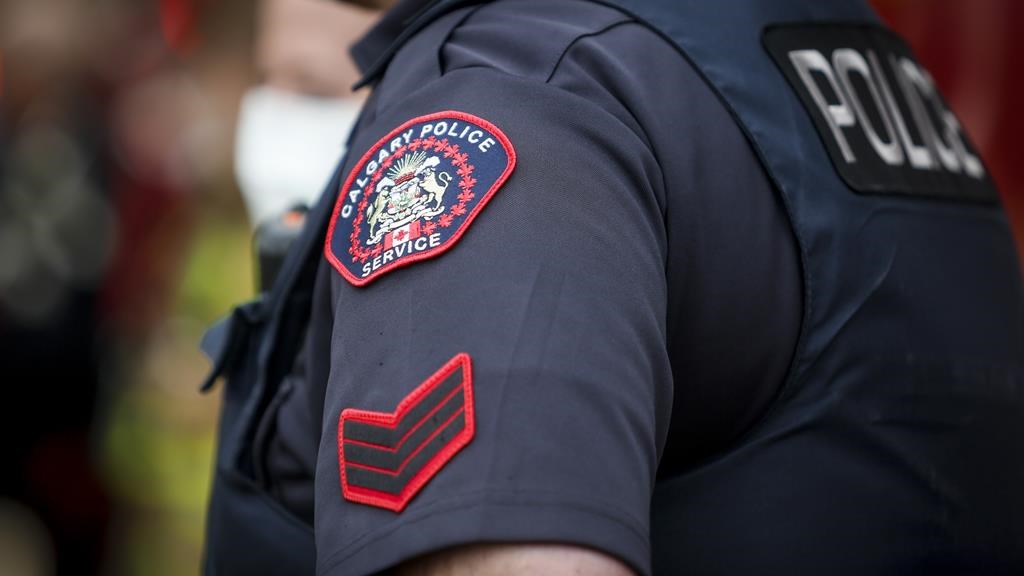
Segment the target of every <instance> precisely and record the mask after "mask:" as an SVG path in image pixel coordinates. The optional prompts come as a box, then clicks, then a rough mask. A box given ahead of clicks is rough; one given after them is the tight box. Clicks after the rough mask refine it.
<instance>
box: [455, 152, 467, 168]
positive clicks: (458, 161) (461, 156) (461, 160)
mask: <svg viewBox="0 0 1024 576" xmlns="http://www.w3.org/2000/svg"><path fill="white" fill-rule="evenodd" d="M466 160H469V154H466V153H462V154H456V155H455V163H456V164H458V165H462V164H464V163H465V162H466Z"/></svg>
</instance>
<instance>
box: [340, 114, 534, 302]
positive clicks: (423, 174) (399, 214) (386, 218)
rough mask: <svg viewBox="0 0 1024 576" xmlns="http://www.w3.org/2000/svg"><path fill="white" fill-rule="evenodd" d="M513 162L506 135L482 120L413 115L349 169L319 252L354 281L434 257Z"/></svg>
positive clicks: (458, 234)
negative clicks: (321, 250) (324, 241)
mask: <svg viewBox="0 0 1024 576" xmlns="http://www.w3.org/2000/svg"><path fill="white" fill-rule="evenodd" d="M515 163H516V155H515V150H513V148H512V144H511V143H510V142H509V141H508V138H506V137H505V135H504V134H503V133H502V132H501V130H499V129H498V128H497V127H496V126H494V125H493V124H491V123H490V122H487V121H486V120H484V119H482V118H478V117H476V116H472V115H470V114H465V113H463V112H454V111H447V112H438V113H436V114H430V115H427V116H420V117H419V118H414V119H412V120H410V121H408V122H406V123H405V124H402V125H401V126H399V127H398V128H395V129H394V130H392V131H391V132H390V133H389V134H388V135H387V136H385V137H384V138H381V139H380V140H379V141H378V142H377V143H376V144H374V146H373V147H372V148H370V150H368V151H367V152H366V154H364V155H363V157H362V158H360V159H359V161H358V162H357V163H356V164H355V166H354V167H353V169H352V172H351V173H350V174H349V176H348V178H347V179H346V180H345V183H344V185H343V186H342V188H341V191H340V193H339V195H338V200H337V203H336V204H335V206H334V214H333V216H332V217H331V224H330V228H329V229H328V231H327V240H326V243H325V245H324V255H325V256H326V257H327V260H328V261H329V262H330V263H331V264H332V265H333V266H334V268H335V269H336V270H338V272H340V273H341V275H342V276H344V277H345V279H346V280H348V281H349V282H351V283H352V284H354V285H356V286H363V285H366V284H368V283H369V282H371V281H372V280H373V279H375V278H377V277H378V276H380V275H382V274H384V273H385V272H388V271H389V270H394V269H395V268H398V267H401V266H406V265H408V264H412V263H413V262H416V261H419V260H424V259H427V258H431V257H433V256H437V255H439V254H441V253H442V252H444V251H445V250H448V249H449V248H451V247H452V246H454V245H455V243H456V242H457V241H458V240H459V238H460V237H461V236H462V234H464V233H465V232H466V230H467V228H469V224H470V223H471V222H472V221H473V219H474V218H476V217H477V215H479V214H480V211H481V210H483V207H484V206H485V205H486V204H487V202H488V201H489V200H490V199H491V197H492V196H493V195H494V193H495V192H496V191H497V190H498V188H500V187H501V185H502V184H503V183H504V182H505V179H507V178H508V176H509V174H511V173H512V169H513V168H514V167H515Z"/></svg>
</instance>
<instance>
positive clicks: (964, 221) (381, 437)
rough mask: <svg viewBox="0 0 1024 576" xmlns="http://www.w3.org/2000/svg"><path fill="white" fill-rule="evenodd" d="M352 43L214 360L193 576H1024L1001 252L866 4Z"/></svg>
mask: <svg viewBox="0 0 1024 576" xmlns="http://www.w3.org/2000/svg"><path fill="white" fill-rule="evenodd" d="M353 55H354V57H355V59H356V61H357V63H359V65H360V68H361V70H362V71H363V74H364V76H363V79H362V80H361V81H360V84H362V85H373V88H374V90H373V93H372V94H371V96H370V97H369V100H368V101H367V104H366V106H365V107H364V109H363V111H362V113H361V116H360V119H359V121H358V123H357V124H356V128H355V129H354V131H353V132H352V133H351V135H350V136H349V149H350V150H351V152H352V153H351V154H349V155H348V157H347V158H345V159H344V160H342V161H341V162H340V163H339V165H338V167H337V170H336V171H335V173H334V176H333V177H332V179H331V181H330V183H329V184H328V186H327V188H326V193H325V194H324V195H323V197H322V198H321V200H320V203H319V204H318V206H317V207H316V208H315V209H314V210H313V211H312V212H311V213H310V215H309V217H308V218H307V225H306V227H305V230H304V233H303V235H302V237H300V239H299V240H298V242H297V243H296V245H295V248H294V249H293V250H292V252H291V254H290V255H289V259H288V260H287V261H286V262H285V265H284V267H283V269H282V281H279V282H278V283H277V284H276V285H275V287H274V290H273V291H272V292H271V293H270V294H269V296H268V297H267V298H265V299H261V300H257V301H254V302H251V303H249V304H246V305H244V306H241V307H239V308H237V309H236V310H235V311H234V312H233V313H232V315H231V316H230V318H229V319H228V320H227V321H225V322H224V323H222V324H220V325H218V326H217V327H216V328H214V329H213V330H212V331H211V332H210V333H208V335H207V337H206V339H205V340H204V346H205V349H206V350H207V351H208V353H209V354H210V356H211V358H212V359H213V361H214V369H213V370H212V372H211V374H210V376H209V378H208V379H207V381H206V382H205V383H204V388H207V389H208V388H209V386H211V385H212V383H213V381H214V379H216V378H217V377H218V376H219V375H221V374H225V375H226V376H227V382H226V385H225V405H224V412H223V415H222V423H221V431H220V447H219V450H218V460H217V471H216V475H215V480H214V488H213V490H214V491H213V496H212V500H211V506H210V510H209V514H208V539H207V560H206V566H205V567H206V571H207V572H208V573H211V574H241V573H247V574H248V573H268V574H270V573H312V572H316V573H318V574H353V575H362V574H376V573H382V572H386V571H392V570H393V571H394V572H395V573H399V574H404V573H409V574H536V573H543V574H580V573H586V574H631V573H635V574H652V573H653V574H683V573H689V572H695V573H707V574H748V573H762V572H766V571H767V572H781V573H786V574H808V575H812V574H814V575H816V574H851V575H853V574H875V573H890V572H898V573H908V574H944V573H986V574H1015V573H1019V572H1021V571H1022V570H1024V523H1022V522H1021V519H1022V518H1024V494H1022V493H1021V492H1020V491H1019V489H1018V487H1019V486H1020V485H1021V484H1022V482H1024V461H1022V460H1021V458H1020V457H1019V455H1020V453H1021V452H1022V450H1024V445H1022V442H1024V395H1022V394H1021V390H1022V388H1021V386H1022V384H1024V366H1022V362H1024V292H1022V282H1021V280H1022V279H1021V274H1020V270H1019V267H1018V264H1017V255H1016V254H1015V251H1014V247H1013V241H1012V237H1011V233H1010V230H1009V226H1008V223H1007V220H1006V217H1005V215H1004V213H1003V211H1002V207H1001V205H1000V201H999V196H998V192H997V191H996V189H995V187H994V185H993V183H992V180H991V177H990V175H989V173H988V170H987V168H986V167H985V165H984V164H983V163H982V160H981V158H980V155H979V153H978V151H977V149H976V148H975V147H974V145H973V144H972V143H971V142H970V140H969V138H968V137H967V135H966V133H965V132H964V130H963V129H962V127H961V126H960V123H959V121H958V120H957V118H956V117H955V116H954V115H953V114H952V112H951V111H950V110H949V109H948V106H947V105H946V104H945V102H944V101H943V100H942V98H941V96H940V95H939V94H938V92H937V90H936V88H935V84H934V81H933V79H932V78H931V76H930V75H929V73H928V72H927V70H926V69H924V68H923V67H922V66H921V65H920V64H919V63H917V62H916V60H915V59H914V57H913V55H912V54H911V53H910V51H909V49H908V48H907V47H906V45H905V44H904V43H903V42H902V41H901V40H900V39H899V38H898V37H896V36H895V35H894V34H892V33H891V32H890V31H888V30H887V29H886V28H885V27H884V26H883V25H882V24H881V23H880V22H879V21H878V19H877V17H876V16H875V15H874V13H873V12H872V11H871V10H870V8H868V7H867V6H866V5H865V4H863V3H862V2H859V1H856V0H848V1H845V0H844V1H842V2H829V3H815V2H808V1H802V0H776V1H773V2H770V3H764V2H755V1H754V0H749V1H744V2H737V3H735V4H734V5H731V7H730V9H729V10H722V7H721V6H720V5H718V4H716V3H710V2H707V3H699V2H695V3H672V2H659V1H655V0H602V1H601V2H591V1H588V0H566V1H564V2H549V1H547V0H496V1H493V2H463V1H443V0H442V1H428V0H402V1H400V2H398V3H397V4H396V5H395V6H394V7H393V8H392V9H391V11H389V12H388V13H387V14H386V15H385V16H384V18H383V19H382V21H381V22H380V23H379V24H378V25H377V26H376V27H375V28H374V29H373V30H372V31H371V32H370V33H369V34H368V35H367V36H365V37H364V38H363V39H362V40H361V41H360V42H359V43H358V44H356V45H355V47H354V48H353ZM442 175H444V176H442Z"/></svg>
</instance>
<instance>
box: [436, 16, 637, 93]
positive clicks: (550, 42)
mask: <svg viewBox="0 0 1024 576" xmlns="http://www.w3.org/2000/svg"><path fill="white" fill-rule="evenodd" d="M633 22H634V20H633V19H632V18H631V17H630V16H629V15H627V14H625V13H623V12H621V11H619V10H616V9H614V8H611V7H608V6H605V5H602V4H599V3H597V2H593V1H592V0H563V1H558V2H553V1H551V0H498V1H495V2H490V3H486V4H483V5H480V6H478V7H476V8H474V9H473V10H472V12H471V13H470V14H468V15H467V16H466V17H465V18H464V19H463V20H462V21H461V22H460V23H459V25H458V26H457V27H456V28H455V29H454V30H452V33H451V34H450V35H449V36H448V38H447V39H446V42H445V45H444V46H443V47H442V53H441V57H442V61H443V63H444V72H445V73H450V72H453V71H456V70H461V69H467V68H489V69H492V70H496V71H499V72H503V73H506V74H509V75H512V76H517V77H520V78H525V79H531V80H535V81H539V82H547V81H548V80H549V79H550V78H551V77H552V75H553V74H554V73H555V71H556V69H557V68H558V67H559V65H560V64H561V63H562V61H563V59H564V58H565V55H566V54H567V53H568V52H569V51H570V50H571V49H572V48H573V46H574V45H576V44H577V43H579V42H580V41H581V40H583V39H592V38H595V37H598V36H600V35H601V34H602V33H604V32H606V31H608V30H611V29H613V28H616V27H621V26H624V25H628V24H630V23H633Z"/></svg>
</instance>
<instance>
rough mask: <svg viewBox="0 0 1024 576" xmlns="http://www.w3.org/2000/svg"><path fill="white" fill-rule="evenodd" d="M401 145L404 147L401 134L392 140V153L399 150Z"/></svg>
mask: <svg viewBox="0 0 1024 576" xmlns="http://www.w3.org/2000/svg"><path fill="white" fill-rule="evenodd" d="M401 147H402V137H401V136H399V137H398V138H395V139H394V140H392V141H391V153H392V154H394V153H395V150H398V149H399V148H401Z"/></svg>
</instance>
